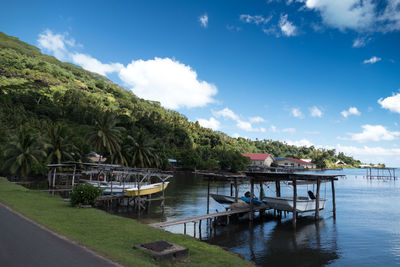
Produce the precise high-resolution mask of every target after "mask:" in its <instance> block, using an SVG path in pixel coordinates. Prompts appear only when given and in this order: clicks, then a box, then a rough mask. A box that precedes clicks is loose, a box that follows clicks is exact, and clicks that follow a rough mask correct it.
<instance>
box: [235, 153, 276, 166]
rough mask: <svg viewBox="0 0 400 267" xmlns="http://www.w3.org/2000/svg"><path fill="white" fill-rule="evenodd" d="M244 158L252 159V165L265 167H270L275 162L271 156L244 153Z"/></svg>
mask: <svg viewBox="0 0 400 267" xmlns="http://www.w3.org/2000/svg"><path fill="white" fill-rule="evenodd" d="M242 156H244V157H248V158H250V160H251V165H264V166H268V167H269V166H271V163H272V162H274V158H273V156H272V155H271V154H261V153H243V154H242Z"/></svg>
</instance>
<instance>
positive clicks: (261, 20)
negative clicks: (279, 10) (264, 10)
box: [239, 14, 272, 25]
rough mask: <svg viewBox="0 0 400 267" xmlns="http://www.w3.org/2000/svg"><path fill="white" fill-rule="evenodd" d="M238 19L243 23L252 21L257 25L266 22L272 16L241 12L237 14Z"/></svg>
mask: <svg viewBox="0 0 400 267" xmlns="http://www.w3.org/2000/svg"><path fill="white" fill-rule="evenodd" d="M239 19H240V20H241V21H242V22H244V23H254V24H257V25H258V24H266V23H268V22H269V21H270V20H271V19H272V16H269V17H267V18H265V17H263V16H262V15H255V16H252V15H248V14H242V15H240V16H239Z"/></svg>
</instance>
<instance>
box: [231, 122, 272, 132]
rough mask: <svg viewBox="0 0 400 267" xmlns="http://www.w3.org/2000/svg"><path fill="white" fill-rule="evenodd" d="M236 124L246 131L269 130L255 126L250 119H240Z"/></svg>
mask: <svg viewBox="0 0 400 267" xmlns="http://www.w3.org/2000/svg"><path fill="white" fill-rule="evenodd" d="M236 126H237V127H238V128H239V129H242V130H244V131H246V132H262V133H265V132H266V131H267V130H266V129H265V128H263V127H258V128H254V127H253V125H252V124H251V123H250V122H248V121H242V120H238V121H236Z"/></svg>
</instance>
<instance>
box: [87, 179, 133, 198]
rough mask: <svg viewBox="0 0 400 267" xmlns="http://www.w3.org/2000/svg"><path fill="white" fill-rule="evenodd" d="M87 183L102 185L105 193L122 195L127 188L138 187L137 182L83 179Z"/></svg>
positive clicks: (96, 185)
mask: <svg viewBox="0 0 400 267" xmlns="http://www.w3.org/2000/svg"><path fill="white" fill-rule="evenodd" d="M82 181H83V182H85V183H88V184H91V185H93V186H95V187H100V188H101V189H102V190H103V194H104V195H111V194H113V195H122V194H123V193H124V191H125V189H128V188H132V187H136V186H137V184H136V183H130V182H126V183H124V184H122V183H120V182H115V181H113V182H106V181H95V180H92V181H89V180H82Z"/></svg>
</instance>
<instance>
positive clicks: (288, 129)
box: [282, 128, 296, 134]
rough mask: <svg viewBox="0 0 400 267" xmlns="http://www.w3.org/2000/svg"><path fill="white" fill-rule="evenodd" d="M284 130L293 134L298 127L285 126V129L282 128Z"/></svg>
mask: <svg viewBox="0 0 400 267" xmlns="http://www.w3.org/2000/svg"><path fill="white" fill-rule="evenodd" d="M282 132H283V133H291V134H293V133H295V132H296V129H295V128H285V129H282Z"/></svg>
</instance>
